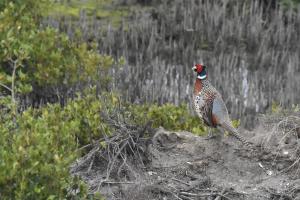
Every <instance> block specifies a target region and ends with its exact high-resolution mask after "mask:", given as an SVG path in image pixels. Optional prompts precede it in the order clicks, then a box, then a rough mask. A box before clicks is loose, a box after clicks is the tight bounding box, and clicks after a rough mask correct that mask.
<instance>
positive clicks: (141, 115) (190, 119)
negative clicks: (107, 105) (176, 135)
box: [129, 104, 206, 135]
mask: <svg viewBox="0 0 300 200" xmlns="http://www.w3.org/2000/svg"><path fill="white" fill-rule="evenodd" d="M129 113H130V115H131V117H132V119H133V120H134V122H135V123H138V124H146V123H147V122H148V121H151V122H152V126H153V127H154V128H157V127H159V126H162V127H164V128H166V129H169V130H185V131H190V132H193V133H195V134H197V135H203V134H206V127H205V126H204V124H203V122H202V121H201V120H200V119H199V117H197V116H192V115H190V114H189V111H188V109H187V106H186V105H181V106H175V105H173V104H164V105H162V106H158V105H155V104H154V105H149V104H148V105H131V106H129Z"/></svg>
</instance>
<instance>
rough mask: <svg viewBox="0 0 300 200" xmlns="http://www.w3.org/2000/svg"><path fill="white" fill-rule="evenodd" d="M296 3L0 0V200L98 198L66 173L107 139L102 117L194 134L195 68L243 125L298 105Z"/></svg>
mask: <svg viewBox="0 0 300 200" xmlns="http://www.w3.org/2000/svg"><path fill="white" fill-rule="evenodd" d="M298 3H299V1H298V0H281V1H279V0H278V1H277V0H272V1H264V0H255V1H238V0H222V1H221V0H212V1H196V0H190V1H182V0H175V1H162V0H161V1H160V0H119V1H117V0H66V1H63V0H61V1H58V0H56V1H51V0H43V1H35V0H2V1H0V108H1V110H0V134H1V137H0V199H86V198H91V199H93V198H95V199H100V198H101V197H100V196H99V195H98V196H97V195H96V196H95V195H91V194H88V192H87V188H86V186H85V184H84V183H83V182H82V181H81V180H80V179H79V178H78V177H71V176H70V175H69V169H68V167H69V166H70V164H71V163H72V162H73V161H74V160H75V159H76V158H78V157H79V156H81V155H83V154H84V153H85V151H84V148H83V147H85V146H86V145H89V144H91V143H93V142H95V141H99V139H101V138H102V137H106V136H109V135H110V134H112V133H113V129H114V127H111V126H109V124H108V123H107V122H106V120H105V116H107V115H118V116H122V118H123V119H126V120H127V121H129V122H130V123H132V124H138V125H143V124H146V123H148V122H149V121H151V122H152V126H153V127H159V126H164V127H165V128H167V129H173V130H188V131H191V132H193V133H196V134H204V133H206V128H205V127H204V126H203V124H202V123H201V122H199V121H198V119H197V118H196V117H194V116H193V113H192V110H191V101H190V99H191V98H190V97H191V91H192V87H193V81H194V75H193V72H192V71H191V67H192V66H193V64H195V63H198V62H202V63H205V64H206V65H207V66H208V71H209V78H210V79H211V81H212V83H213V84H214V85H215V86H216V88H218V89H219V90H220V92H221V93H222V94H223V97H224V100H225V102H226V104H227V105H228V109H229V111H230V113H231V116H232V117H233V118H234V119H237V120H239V119H241V122H242V125H243V126H244V127H247V128H251V127H252V126H253V124H254V123H255V115H256V114H257V113H264V112H266V110H268V109H270V108H271V105H273V108H277V107H276V106H274V105H275V104H274V102H276V103H277V104H280V106H283V107H287V108H291V107H292V106H293V105H296V104H298V103H299V100H300V89H299V85H300V63H299V62H300V61H299V57H300V12H299V11H298V7H299V4H298ZM103 113H105V115H103ZM101 145H103V146H105V143H101Z"/></svg>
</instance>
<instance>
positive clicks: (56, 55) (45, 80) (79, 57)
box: [0, 0, 113, 104]
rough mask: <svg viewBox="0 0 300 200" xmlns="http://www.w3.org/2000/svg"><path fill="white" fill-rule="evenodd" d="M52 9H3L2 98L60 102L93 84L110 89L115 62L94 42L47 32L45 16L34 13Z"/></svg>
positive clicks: (28, 2) (28, 0)
mask: <svg viewBox="0 0 300 200" xmlns="http://www.w3.org/2000/svg"><path fill="white" fill-rule="evenodd" d="M13 2H15V3H13ZM47 3H50V1H47V0H45V1H33V0H25V1H22V3H21V2H20V1H6V4H5V6H4V7H2V9H0V41H1V42H0V49H1V51H0V93H2V94H4V95H8V94H9V95H10V97H11V101H12V103H13V104H14V103H16V102H17V99H18V97H21V95H25V94H28V93H30V92H32V93H35V94H37V95H38V96H39V97H43V96H51V95H52V96H55V97H57V95H58V93H60V94H62V96H65V95H67V91H72V93H73V94H74V91H76V88H82V87H84V86H85V85H88V84H97V85H99V86H102V88H106V87H107V84H108V81H107V80H109V77H108V69H109V67H110V66H111V65H112V64H113V59H112V58H111V57H110V56H106V55H100V54H98V52H97V51H96V50H95V49H96V46H97V45H96V44H94V43H92V42H91V43H90V44H87V43H84V42H81V41H77V42H74V41H71V40H70V39H69V38H68V36H67V35H66V34H63V33H59V32H58V31H57V30H56V29H53V28H50V27H47V28H45V29H41V28H40V24H39V21H40V18H39V17H38V16H39V15H38V14H36V13H32V12H31V11H32V8H36V9H37V11H36V12H37V13H40V12H41V11H40V10H39V9H41V8H44V6H45V7H46V4H47ZM1 10H2V11H1ZM69 93H70V92H69Z"/></svg>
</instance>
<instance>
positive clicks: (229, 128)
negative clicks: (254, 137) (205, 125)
mask: <svg viewBox="0 0 300 200" xmlns="http://www.w3.org/2000/svg"><path fill="white" fill-rule="evenodd" d="M221 126H222V127H223V128H224V129H225V130H226V131H228V132H229V134H231V135H232V136H234V137H235V138H236V139H238V140H239V141H241V142H242V143H243V144H244V145H245V146H247V147H248V148H251V149H252V148H253V145H252V144H251V143H250V142H248V141H247V140H246V139H245V138H244V137H242V136H241V135H240V134H239V133H238V131H237V130H236V129H235V128H234V127H233V126H232V125H231V124H229V123H226V122H225V123H223V124H222V125H221Z"/></svg>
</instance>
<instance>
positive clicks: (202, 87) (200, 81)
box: [192, 64, 252, 147]
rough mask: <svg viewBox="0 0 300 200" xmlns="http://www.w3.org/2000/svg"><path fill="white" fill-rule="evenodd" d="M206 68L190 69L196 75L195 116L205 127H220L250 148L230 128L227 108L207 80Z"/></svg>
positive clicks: (246, 142)
mask: <svg viewBox="0 0 300 200" xmlns="http://www.w3.org/2000/svg"><path fill="white" fill-rule="evenodd" d="M206 68H207V67H206V66H205V65H202V64H195V65H194V66H193V68H192V69H193V71H195V72H196V73H197V78H196V81H195V85H194V92H193V104H194V109H195V111H196V113H197V115H198V116H199V118H201V119H203V121H204V123H205V124H206V125H207V126H209V127H214V128H220V127H221V128H223V129H224V130H226V131H227V132H228V133H229V134H231V135H232V136H234V137H235V138H236V139H238V140H239V141H240V142H242V144H244V145H245V146H247V147H252V144H251V143H250V142H248V141H247V140H246V139H245V138H243V137H242V136H241V135H240V134H239V133H238V131H237V129H236V128H234V127H233V126H232V123H231V120H230V117H229V114H228V110H227V107H226V105H225V103H224V101H223V99H222V96H221V94H220V93H219V92H218V91H217V89H216V88H215V87H213V86H212V84H211V83H210V81H209V80H208V76H207V71H206Z"/></svg>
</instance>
